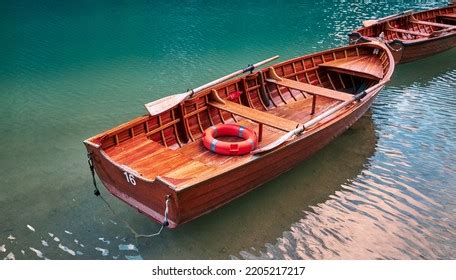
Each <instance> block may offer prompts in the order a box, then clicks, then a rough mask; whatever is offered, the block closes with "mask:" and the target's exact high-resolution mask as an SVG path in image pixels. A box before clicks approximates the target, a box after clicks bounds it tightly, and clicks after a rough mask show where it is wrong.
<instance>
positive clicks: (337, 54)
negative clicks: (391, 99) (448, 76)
mask: <svg viewBox="0 0 456 280" xmlns="http://www.w3.org/2000/svg"><path fill="white" fill-rule="evenodd" d="M374 48H376V49H379V50H380V52H381V55H380V56H379V58H380V59H379V60H378V63H381V64H382V69H383V71H384V74H385V75H384V76H385V78H388V79H389V77H390V76H391V74H392V71H393V69H394V63H392V55H391V53H389V51H388V50H387V49H386V48H385V47H384V46H382V45H381V44H378V43H368V44H364V45H358V46H354V47H351V46H349V47H342V48H338V49H334V50H329V51H323V52H320V53H317V54H311V55H306V56H302V57H298V58H294V59H290V60H287V61H284V62H282V63H279V64H277V65H274V66H273V67H274V69H275V70H276V71H278V72H279V73H280V75H281V76H282V77H284V78H285V77H291V79H293V81H296V82H299V83H308V84H309V85H312V84H318V85H319V86H320V87H321V88H323V89H327V90H330V89H331V88H332V90H336V89H344V90H346V91H347V92H350V91H354V90H355V89H356V88H357V85H359V84H360V83H361V82H362V81H364V80H365V78H363V77H353V76H351V75H348V74H340V73H332V74H328V73H327V72H325V71H326V70H321V69H319V64H321V63H325V62H329V61H333V60H337V59H341V58H342V57H344V58H347V57H353V56H360V55H366V53H367V52H370V51H372V50H373V49H374ZM267 71H268V69H263V70H260V71H258V72H256V73H254V74H252V75H256V76H251V78H252V79H254V80H255V82H247V80H248V79H250V77H249V78H248V79H247V78H239V79H234V80H230V81H226V82H224V83H221V84H219V85H217V86H214V87H213V88H211V89H207V90H203V91H201V92H200V93H198V94H197V95H195V96H193V97H192V98H190V99H187V100H185V101H184V102H183V103H182V104H179V105H178V106H175V107H173V108H171V109H170V110H169V111H167V112H163V113H161V114H160V115H158V116H142V117H138V118H136V119H134V120H132V121H130V122H127V123H125V124H123V125H121V126H118V127H116V128H113V129H110V130H108V131H107V132H104V133H100V134H97V135H96V136H94V137H91V138H89V139H87V140H86V141H84V143H85V144H86V147H87V149H88V152H89V153H91V154H92V156H93V158H94V165H95V170H96V172H97V174H98V175H99V176H100V179H101V180H102V181H103V183H104V184H105V185H107V188H108V190H109V191H110V192H111V193H113V194H114V195H116V196H117V197H119V198H120V199H121V200H124V201H126V202H127V203H128V204H130V205H132V206H133V207H135V208H137V209H138V211H140V212H143V213H145V214H146V215H148V216H149V217H151V218H152V219H154V220H156V221H158V222H161V220H162V218H163V214H162V213H163V212H164V197H165V196H166V195H170V196H171V198H172V208H171V210H170V221H171V227H175V226H177V225H179V224H181V223H183V222H187V221H189V220H192V219H194V218H196V217H198V216H200V215H202V214H204V213H206V212H209V211H212V210H213V209H214V208H217V207H220V206H221V205H223V204H226V203H228V202H229V201H231V200H233V199H235V198H236V197H239V196H241V195H242V194H243V193H245V192H247V191H250V190H251V189H253V188H255V187H256V186H258V185H259V184H262V183H264V182H265V181H268V180H270V179H272V178H273V177H275V176H278V175H279V174H280V173H283V172H285V171H286V170H288V169H290V168H291V167H292V165H293V164H295V163H296V162H297V161H299V160H302V159H303V158H306V157H308V156H310V154H312V153H314V152H316V151H317V150H318V149H320V148H321V147H320V146H324V145H323V143H325V142H326V141H330V140H331V139H333V138H334V137H335V135H336V134H337V135H338V134H340V133H342V132H343V131H344V130H345V129H347V128H348V127H349V126H350V125H351V124H352V123H353V122H354V121H356V120H357V119H358V118H359V117H360V116H361V115H362V114H363V113H364V111H365V110H367V108H368V107H369V105H370V103H371V102H372V100H373V98H374V97H375V96H376V94H377V93H378V92H379V91H380V90H381V89H380V88H379V89H378V90H375V91H374V92H372V93H370V94H368V95H367V96H366V97H365V99H364V100H363V101H362V102H357V103H356V102H355V103H352V104H351V105H350V106H347V107H346V108H344V109H342V110H340V111H339V112H338V113H337V114H334V115H332V116H330V117H327V118H325V119H324V121H321V122H320V123H318V124H316V125H315V126H313V127H311V128H309V129H308V130H306V131H305V132H304V133H302V134H301V135H299V136H297V137H296V138H294V139H292V140H290V141H289V142H287V143H285V144H283V145H282V146H279V147H278V148H277V149H275V150H273V151H271V152H268V153H266V154H264V155H247V156H242V157H222V156H219V155H215V154H211V153H210V152H208V151H207V150H205V151H204V156H203V155H201V156H200V158H197V157H196V156H195V153H198V151H200V150H201V148H200V145H199V142H198V140H199V138H200V137H201V136H200V133H202V131H203V129H204V128H206V127H208V126H210V125H214V124H216V123H225V122H242V123H245V124H248V125H251V126H252V125H253V127H257V128H258V129H259V128H260V127H261V129H262V130H263V127H262V125H263V124H265V125H266V126H268V125H271V120H264V118H267V117H269V118H270V119H276V120H281V121H282V120H286V121H285V122H287V123H290V125H289V127H288V126H287V127H286V128H283V130H285V131H286V130H290V129H291V128H294V126H295V124H296V123H299V122H302V120H303V116H305V117H306V118H313V116H312V115H307V114H309V112H310V110H311V108H310V107H302V108H308V109H309V111H305V110H304V111H302V112H301V111H299V112H300V115H299V114H297V115H293V114H294V111H293V108H298V107H293V105H294V104H296V105H297V104H301V105H299V106H308V105H307V104H310V103H309V102H308V101H307V100H309V99H308V98H306V95H305V94H304V93H302V91H301V94H300V95H296V94H298V93H297V92H295V91H293V90H292V89H290V88H288V87H286V90H287V91H288V93H287V92H284V91H283V92H281V89H280V88H277V89H275V90H274V89H273V87H272V86H273V84H271V83H269V82H266V83H265V84H266V85H265V88H266V91H267V92H266V93H267V95H268V96H269V101H270V103H271V104H270V105H269V107H266V106H265V104H264V103H262V101H261V98H260V96H259V91H260V89H261V87H262V86H261V85H259V84H257V83H258V80H259V79H258V78H257V77H258V75H261V76H262V77H265V78H267V77H268V73H267ZM347 75H348V76H347ZM260 80H261V79H260ZM339 80H340V81H339ZM366 82H367V83H368V84H367V86H372V85H374V84H375V83H376V81H374V80H366ZM350 83H352V88H351V89H350V88H347V87H346V84H350ZM212 90H217V91H219V93H220V97H221V98H222V99H223V100H225V98H227V95H228V94H229V93H231V92H233V91H235V90H238V91H242V95H241V97H240V98H238V99H237V100H234V101H228V102H229V103H228V102H227V101H225V104H223V105H226V104H227V103H228V104H229V105H233V106H232V107H233V108H235V109H233V110H231V111H232V112H228V113H231V116H232V115H233V114H234V115H236V114H238V115H240V116H241V117H247V119H248V118H251V119H252V120H253V121H254V123H252V124H250V123H249V121H248V120H246V119H245V118H240V119H239V118H234V117H228V118H226V119H225V117H226V116H227V115H226V114H225V113H223V112H222V111H226V109H227V108H225V107H223V106H222V105H221V102H217V100H215V101H214V100H213V99H211V98H210V94H211V91H212ZM282 94H283V96H282ZM344 94H347V93H344ZM274 98H282V99H283V101H284V102H283V105H279V104H275V103H274ZM223 100H222V101H223ZM314 100H315V98H313V100H312V103H313V105H312V107H313V106H315V103H314ZM318 100H319V101H318V102H317V105H318V106H317V108H319V109H318V110H320V112H321V110H324V109H325V108H327V107H328V106H333V105H334V104H337V102H339V101H337V100H336V99H331V98H328V97H321V98H319V99H318ZM309 101H310V100H309ZM255 104H257V105H258V104H260V105H258V106H261V108H263V109H265V110H266V112H262V111H261V110H256V109H253V108H255V106H257V105H255ZM214 105H215V106H214ZM319 106H320V107H319ZM246 108H248V109H246ZM287 108H288V109H287ZM299 108H301V107H299ZM287 110H288V112H291V113H293V114H291V115H290V114H288V113H287ZM290 110H291V111H290ZM318 110H317V112H316V113H315V115H318V114H319V113H318V112H319V111H318ZM241 111H242V112H241ZM299 112H298V113H299ZM354 112H357V113H356V114H354ZM254 114H257V115H256V116H254ZM242 115H244V116H242ZM292 116H293V117H292ZM284 117H285V119H284ZM288 117H290V118H291V119H292V118H295V117H297V118H298V119H299V121H298V122H296V121H291V120H289V119H287V118H288ZM262 118H263V119H262ZM272 122H273V121H272ZM291 124H293V125H291ZM335 127H337V129H336V128H335ZM119 128H121V130H119ZM279 129H280V128H279ZM124 131H126V132H124ZM198 131H199V132H198ZM264 131H265V132H263V133H266V135H265V136H267V137H266V140H265V142H264V145H266V144H268V142H270V141H271V140H273V138H271V137H277V136H276V135H281V134H280V132H279V131H278V130H277V127H276V128H274V126H272V128H269V127H266V128H264ZM329 131H334V132H335V134H334V135H332V134H331V132H329ZM326 133H330V134H329V135H328V136H330V137H326V138H325V139H326V140H325V141H320V142H321V143H318V145H316V146H315V147H311V148H305V147H303V143H305V142H306V141H311V140H310V139H313V137H316V136H314V135H321V136H320V137H323V135H325V134H326ZM180 135H183V136H180ZM181 137H182V139H184V138H186V139H188V140H189V142H187V143H185V141H184V142H181V141H180V138H181ZM111 138H112V139H111ZM149 138H152V139H149ZM129 139H130V140H129ZM173 139H174V140H173ZM128 141H131V143H136V144H134V145H137V146H136V147H139V148H137V149H139V150H140V149H141V146H139V145H148V144H147V143H146V142H147V141H152V142H153V143H157V145H159V146H160V145H161V146H162V147H163V148H162V149H163V151H166V153H167V156H166V157H165V158H163V161H162V163H160V164H162V165H165V164H167V162H168V163H170V164H172V165H173V166H174V165H179V164H181V163H178V162H175V159H179V158H182V159H185V160H183V161H182V164H183V165H182V166H183V168H185V166H186V164H188V166H192V168H193V169H191V170H190V171H189V172H187V173H186V172H184V173H182V174H184V176H183V177H173V176H170V175H167V174H171V173H173V172H175V171H172V172H171V173H170V172H166V173H156V176H155V175H154V176H153V179H151V178H149V177H147V176H143V175H142V172H143V171H141V172H136V169H134V168H131V167H130V166H129V164H128V162H129V160H131V161H132V162H136V165H134V164H133V166H141V165H142V164H143V163H144V164H147V163H148V162H149V161H150V162H154V161H155V155H154V154H150V155H149V156H148V157H147V158H144V159H142V161H137V160H136V159H134V158H133V155H129V154H128V150H120V149H118V147H120V145H122V143H124V144H123V146H125V147H129V145H130V142H128ZM135 141H136V142H135ZM157 141H158V142H162V143H158V142H157ZM132 145H133V144H132ZM314 145H315V144H314ZM132 147H133V146H132ZM187 147H189V148H191V149H187ZM297 147H299V148H300V149H304V152H305V156H304V155H302V156H290V158H286V160H284V162H288V163H289V164H290V165H289V166H288V165H283V166H280V168H279V169H278V170H277V172H278V173H277V174H275V173H271V174H270V175H269V176H266V177H264V178H256V177H250V178H244V177H242V176H243V175H242V174H244V176H245V175H246V174H247V173H249V172H250V171H248V172H247V173H246V171H247V170H249V169H250V168H251V167H252V168H253V169H256V168H259V166H262V165H264V164H267V163H266V162H267V161H268V160H269V159H272V158H276V157H277V158H281V157H283V155H281V154H282V153H284V152H285V151H287V153H290V152H291V151H292V150H293V149H295V148H297ZM151 149H153V147H152V146H151ZM185 150H187V152H185ZM121 151H123V152H124V154H123V155H122V157H119V159H122V161H120V162H118V161H116V160H113V158H115V155H116V154H119V153H120V152H121ZM181 151H182V152H181ZM159 154H160V151H158V152H157V156H158V157H159ZM137 157H138V158H141V155H138V156H137ZM157 159H158V158H157ZM213 160H215V163H216V164H215V165H214V164H212V163H211V164H209V165H208V164H207V163H208V162H211V161H213ZM206 161H207V162H206ZM122 162H125V163H126V165H124V164H122ZM157 164H159V163H157ZM217 164H220V165H217ZM130 165H131V164H130ZM168 165H169V164H168ZM168 167H169V168H172V166H171V165H169V166H168ZM179 168H180V167H179ZM152 169H153V167H152ZM139 170H141V168H140V169H139ZM144 170H145V169H144ZM179 170H181V169H177V171H176V172H178V173H179V172H180V171H179ZM182 171H184V170H183V169H182ZM279 171H280V172H279ZM124 172H127V173H131V172H134V174H133V175H134V176H135V178H136V186H134V187H132V186H130V185H128V183H127V182H126V181H125V178H124V174H123V173H124ZM152 172H154V174H155V172H156V171H154V170H152ZM234 173H236V174H239V176H241V177H236V176H234V177H236V178H237V179H239V180H241V181H240V182H239V183H238V184H235V185H233V186H226V184H227V182H229V180H227V179H228V178H230V177H231V178H234V177H233V176H232V175H230V174H234ZM185 174H188V175H185ZM241 178H242V179H241ZM239 180H237V181H239ZM210 182H217V184H216V186H222V185H224V186H225V187H223V188H222V187H220V188H218V189H217V188H216V189H214V187H211V186H210ZM241 182H242V183H241ZM206 188H208V189H206ZM155 189H156V190H157V192H156V193H155V191H154V190H155ZM211 190H213V191H212V192H211ZM198 193H200V194H201V195H198ZM203 193H206V194H204V195H203ZM189 195H190V196H189ZM150 196H153V197H150ZM189 197H193V198H195V199H197V201H193V202H191V201H189V200H187V199H188V198H189ZM211 198H212V200H213V201H211Z"/></svg>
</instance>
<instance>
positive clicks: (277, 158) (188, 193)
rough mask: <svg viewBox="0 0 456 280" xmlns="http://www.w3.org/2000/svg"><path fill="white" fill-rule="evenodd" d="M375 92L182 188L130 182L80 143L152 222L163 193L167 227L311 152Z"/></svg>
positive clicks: (108, 181)
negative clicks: (236, 164)
mask: <svg viewBox="0 0 456 280" xmlns="http://www.w3.org/2000/svg"><path fill="white" fill-rule="evenodd" d="M380 90H381V88H379V89H378V90H375V91H374V92H372V93H370V94H369V95H367V96H366V97H365V98H364V99H363V101H362V102H360V103H357V104H356V105H355V106H352V107H351V108H349V109H347V110H346V111H345V112H344V113H342V114H340V115H338V116H337V117H336V118H334V119H333V120H331V121H328V122H325V123H324V124H323V125H322V126H321V127H318V128H316V129H314V130H312V131H311V132H309V133H308V134H306V133H304V134H303V135H302V136H299V137H297V138H296V139H294V140H292V141H290V143H286V144H284V145H283V146H282V147H280V148H278V149H276V150H273V151H271V152H269V153H268V154H265V155H262V156H258V157H257V158H256V159H255V160H252V161H251V162H249V163H247V164H245V165H242V166H240V167H238V168H235V169H233V170H231V171H229V172H225V173H222V174H219V175H217V176H214V177H211V178H208V179H207V180H202V181H201V182H199V183H197V184H195V185H192V186H189V187H186V188H184V189H182V190H177V189H173V187H172V186H171V185H172V184H168V183H167V181H166V179H165V178H160V177H157V178H156V179H155V180H154V181H148V180H145V179H144V178H141V177H140V176H138V177H135V185H134V186H132V184H131V183H129V182H128V180H127V179H126V174H125V173H126V172H127V174H128V170H126V169H125V168H123V167H122V166H119V165H117V164H116V163H115V162H113V161H112V160H110V158H109V157H108V156H107V155H106V154H104V152H103V151H102V150H100V149H98V148H97V147H96V146H94V145H93V144H92V143H90V142H85V145H86V147H87V150H88V152H89V154H90V155H91V157H92V158H93V163H94V167H95V170H96V172H97V174H98V176H99V178H100V179H101V181H102V182H103V184H104V185H105V186H106V188H107V189H108V190H109V192H111V193H112V194H113V195H115V196H116V197H118V198H119V199H120V200H122V201H124V202H125V203H127V204H129V205H130V206H132V207H134V208H136V209H137V210H138V211H139V212H141V213H143V214H145V215H146V216H148V217H149V218H151V219H152V220H154V221H157V222H159V223H162V222H163V221H164V216H163V214H161V213H164V212H165V205H166V203H165V201H166V197H168V196H169V197H170V198H171V199H170V204H169V215H168V221H169V227H170V228H175V227H177V226H178V225H180V224H183V223H186V222H189V221H191V220H193V219H195V218H197V217H199V216H201V215H204V214H206V213H208V212H211V211H213V210H215V209H217V208H219V207H221V206H223V205H225V204H227V203H229V202H230V201H232V200H234V199H236V198H237V197H240V196H242V195H243V194H245V193H247V192H249V191H251V190H253V189H255V188H257V187H259V186H261V185H262V184H264V183H266V182H268V181H270V180H272V179H274V178H275V177H277V176H279V175H280V174H282V173H284V172H286V171H288V170H290V169H291V168H293V167H294V166H295V165H296V164H298V163H299V162H301V161H303V160H305V159H307V158H309V157H310V156H312V155H313V154H314V153H316V152H317V151H319V150H320V149H322V148H323V147H325V146H326V145H327V144H328V143H330V142H331V141H332V140H333V139H334V138H336V137H337V136H339V135H340V134H342V133H343V132H345V131H346V130H347V129H348V128H349V127H350V126H352V125H353V124H354V123H355V122H356V121H357V120H358V119H359V118H361V116H363V115H364V113H365V112H366V111H367V110H368V109H369V107H370V106H371V104H372V102H373V100H374V98H375V96H376V95H377V93H378V92H379V91H380Z"/></svg>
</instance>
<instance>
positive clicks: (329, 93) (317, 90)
mask: <svg viewBox="0 0 456 280" xmlns="http://www.w3.org/2000/svg"><path fill="white" fill-rule="evenodd" d="M269 76H270V77H271V78H270V79H266V81H268V82H270V83H275V84H277V85H280V86H284V87H287V88H292V89H297V90H300V91H304V92H307V93H309V94H312V95H314V96H315V95H319V96H324V97H328V98H332V99H336V100H340V101H347V100H351V99H352V97H353V96H352V95H351V94H347V93H344V92H340V91H336V90H332V89H328V88H324V87H318V86H314V85H311V84H306V83H302V82H298V81H295V80H290V79H285V78H283V77H280V76H278V75H277V74H276V72H275V71H274V68H272V67H271V68H269Z"/></svg>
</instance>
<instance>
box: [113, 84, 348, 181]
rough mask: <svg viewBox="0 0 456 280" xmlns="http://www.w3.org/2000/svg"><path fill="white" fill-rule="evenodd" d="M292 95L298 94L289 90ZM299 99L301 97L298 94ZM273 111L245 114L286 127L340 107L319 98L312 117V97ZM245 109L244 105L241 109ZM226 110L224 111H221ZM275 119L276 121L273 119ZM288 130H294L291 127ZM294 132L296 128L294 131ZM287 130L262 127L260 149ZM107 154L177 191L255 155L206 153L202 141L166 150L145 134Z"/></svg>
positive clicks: (245, 123) (248, 123) (246, 123)
mask: <svg viewBox="0 0 456 280" xmlns="http://www.w3.org/2000/svg"><path fill="white" fill-rule="evenodd" d="M290 91H292V92H293V91H296V90H293V89H290ZM296 95H297V96H298V94H296ZM300 96H302V99H300V100H296V101H293V102H289V103H288V104H283V105H281V106H279V107H274V108H272V109H269V110H268V111H266V112H261V111H258V110H255V109H252V108H249V107H245V109H246V110H255V111H256V112H255V113H258V115H261V114H270V115H271V119H274V118H276V119H285V120H288V123H287V125H288V126H290V124H298V123H305V122H306V121H309V120H311V119H312V118H313V117H315V116H317V115H318V114H319V113H321V112H323V111H325V110H327V109H328V108H329V107H332V106H334V105H335V104H338V103H339V102H340V101H338V100H335V99H331V98H327V97H323V96H318V97H317V98H316V102H315V113H314V114H311V110H312V99H313V97H312V96H311V95H309V96H308V97H307V98H305V97H304V96H303V95H300ZM239 106H242V105H239ZM220 109H223V108H220ZM273 116H274V117H273ZM237 120H238V122H237V123H238V124H240V125H243V126H245V127H247V128H250V129H252V130H253V131H256V132H258V130H259V124H258V123H257V122H254V121H252V120H249V119H248V118H245V117H242V116H241V117H237ZM289 128H292V127H291V126H290V127H289ZM293 128H295V127H293ZM284 133H285V132H284V129H279V128H277V127H272V126H269V125H267V124H265V125H263V133H262V140H261V142H260V143H259V147H262V146H265V145H267V144H269V143H271V142H273V141H274V140H276V139H277V138H279V137H280V136H281V135H283V134H284ZM105 152H106V154H107V155H108V156H110V157H111V159H112V160H114V161H115V162H116V163H118V164H120V165H123V166H126V167H127V168H129V169H132V170H134V171H135V172H137V173H138V174H139V175H141V176H143V177H145V178H147V179H150V180H154V179H155V178H156V176H160V177H161V178H163V179H165V180H167V181H169V182H170V183H172V184H174V185H175V186H176V187H177V188H183V187H185V186H186V185H190V184H193V183H194V182H195V181H198V180H200V179H202V178H204V177H206V176H214V174H217V173H222V172H225V171H226V170H229V169H232V168H235V167H237V166H239V165H241V164H243V163H245V162H247V161H250V160H251V159H252V157H253V156H252V155H244V156H224V155H219V154H215V153H213V152H211V151H209V150H207V149H206V148H205V147H204V146H203V144H202V142H201V140H200V139H198V140H196V141H193V142H189V143H187V144H184V145H183V146H182V147H177V148H176V149H172V148H168V147H164V146H162V145H160V144H159V143H157V142H154V141H152V140H150V139H148V138H147V137H146V136H145V135H144V134H141V135H137V136H135V137H134V138H132V139H129V140H126V141H125V142H122V143H120V144H119V145H117V146H113V147H110V148H108V149H107V150H105Z"/></svg>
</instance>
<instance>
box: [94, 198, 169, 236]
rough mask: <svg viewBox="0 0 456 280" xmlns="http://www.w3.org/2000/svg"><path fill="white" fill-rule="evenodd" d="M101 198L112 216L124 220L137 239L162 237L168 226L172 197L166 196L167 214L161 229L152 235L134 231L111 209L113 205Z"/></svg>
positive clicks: (127, 224)
mask: <svg viewBox="0 0 456 280" xmlns="http://www.w3.org/2000/svg"><path fill="white" fill-rule="evenodd" d="M99 197H100V198H101V200H103V202H104V203H105V204H106V206H107V207H108V209H109V210H110V211H111V212H112V214H113V215H114V216H116V217H117V218H119V219H120V220H122V221H123V222H124V223H125V225H126V226H127V228H128V229H129V230H130V231H131V233H133V235H134V236H135V238H140V237H145V238H149V237H154V236H158V235H160V233H161V232H162V231H163V228H165V226H168V212H169V210H168V209H169V207H168V206H169V201H170V199H171V197H170V196H169V195H167V196H166V201H165V214H164V218H163V223H162V225H161V227H160V229H159V230H158V231H157V232H156V233H152V234H139V233H138V232H137V231H136V230H134V229H133V228H132V227H131V226H130V224H129V223H128V222H127V221H126V220H124V219H122V218H120V217H119V215H117V213H116V212H115V211H114V209H113V208H112V207H111V205H110V204H109V203H108V201H106V200H105V199H104V198H103V197H102V196H101V195H99Z"/></svg>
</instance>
